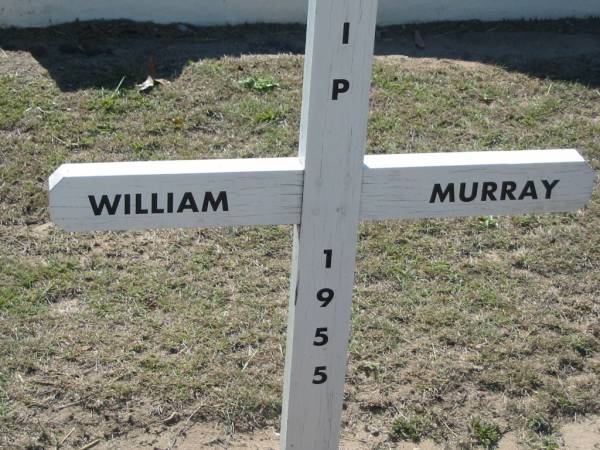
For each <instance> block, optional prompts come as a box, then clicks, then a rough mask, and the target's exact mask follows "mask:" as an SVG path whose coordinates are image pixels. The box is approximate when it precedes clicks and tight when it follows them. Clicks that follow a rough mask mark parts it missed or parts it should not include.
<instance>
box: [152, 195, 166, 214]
mask: <svg viewBox="0 0 600 450" xmlns="http://www.w3.org/2000/svg"><path fill="white" fill-rule="evenodd" d="M164 212H165V210H164V209H162V208H160V209H159V208H158V194H152V214H163V213H164Z"/></svg>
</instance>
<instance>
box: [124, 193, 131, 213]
mask: <svg viewBox="0 0 600 450" xmlns="http://www.w3.org/2000/svg"><path fill="white" fill-rule="evenodd" d="M124 209H125V214H126V215H129V214H131V194H125V205H124Z"/></svg>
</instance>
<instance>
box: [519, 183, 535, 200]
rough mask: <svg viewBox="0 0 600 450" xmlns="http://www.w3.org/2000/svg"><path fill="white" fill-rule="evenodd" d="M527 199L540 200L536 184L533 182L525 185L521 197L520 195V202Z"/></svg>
mask: <svg viewBox="0 0 600 450" xmlns="http://www.w3.org/2000/svg"><path fill="white" fill-rule="evenodd" d="M525 197H531V198H532V199H533V200H537V198H538V196H537V192H536V190H535V183H534V182H533V181H531V180H529V181H528V182H527V183H525V187H524V188H523V191H521V195H519V200H523V199H524V198H525Z"/></svg>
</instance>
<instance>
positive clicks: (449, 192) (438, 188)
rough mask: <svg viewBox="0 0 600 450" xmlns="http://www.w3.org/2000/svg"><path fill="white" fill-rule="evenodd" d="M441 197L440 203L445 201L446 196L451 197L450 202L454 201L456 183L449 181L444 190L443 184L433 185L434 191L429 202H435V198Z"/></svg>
mask: <svg viewBox="0 0 600 450" xmlns="http://www.w3.org/2000/svg"><path fill="white" fill-rule="evenodd" d="M436 197H439V198H440V203H444V201H445V200H446V197H450V202H452V203H453V202H454V183H449V184H448V186H446V190H444V191H442V185H441V184H439V183H436V184H435V185H434V186H433V192H432V193H431V199H429V203H435V198H436Z"/></svg>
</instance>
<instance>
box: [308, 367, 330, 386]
mask: <svg viewBox="0 0 600 450" xmlns="http://www.w3.org/2000/svg"><path fill="white" fill-rule="evenodd" d="M326 370H327V366H317V367H315V372H314V378H313V381H312V382H313V384H323V383H325V382H326V381H327V374H326V373H325V371H326Z"/></svg>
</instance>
